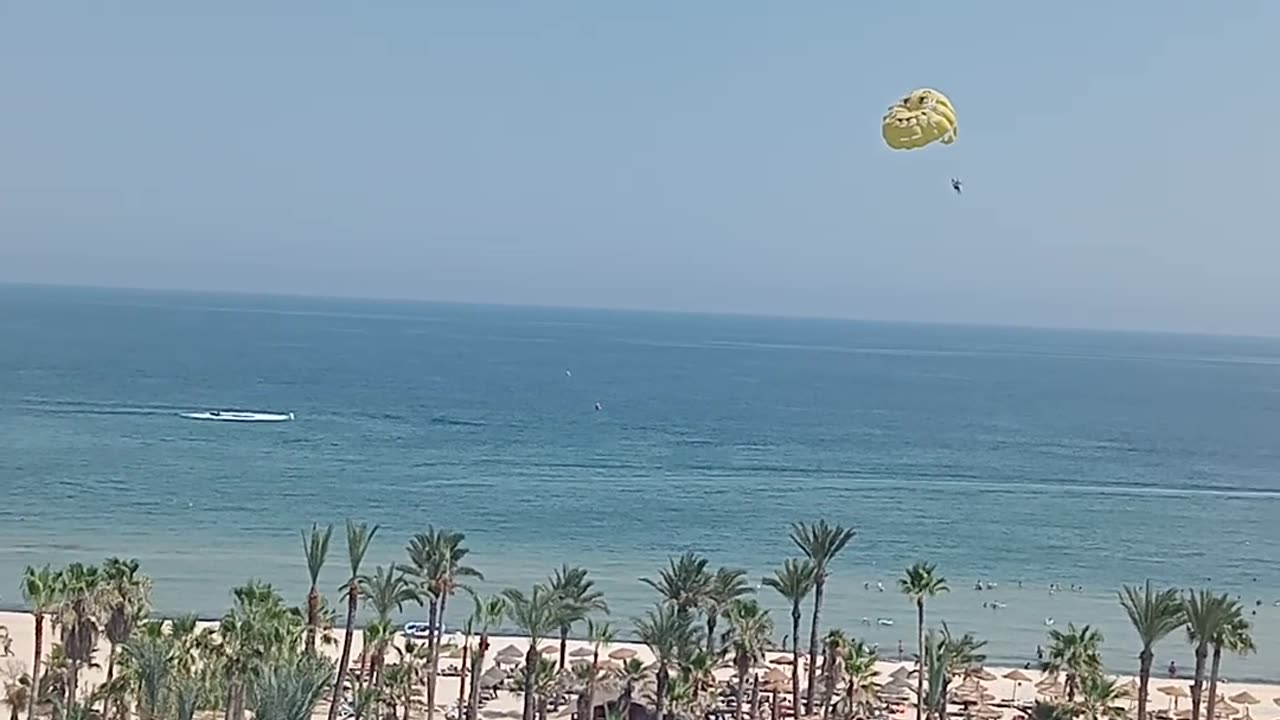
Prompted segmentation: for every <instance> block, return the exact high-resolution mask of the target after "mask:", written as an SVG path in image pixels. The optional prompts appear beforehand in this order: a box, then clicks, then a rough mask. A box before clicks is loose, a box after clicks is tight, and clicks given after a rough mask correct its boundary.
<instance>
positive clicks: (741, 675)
mask: <svg viewBox="0 0 1280 720" xmlns="http://www.w3.org/2000/svg"><path fill="white" fill-rule="evenodd" d="M735 692H736V694H737V700H738V708H737V711H736V714H735V715H734V717H736V718H737V719H738V720H742V711H743V709H744V708H745V707H746V700H747V674H746V673H745V672H743V668H742V667H741V666H739V667H738V687H737V689H736V691H735Z"/></svg>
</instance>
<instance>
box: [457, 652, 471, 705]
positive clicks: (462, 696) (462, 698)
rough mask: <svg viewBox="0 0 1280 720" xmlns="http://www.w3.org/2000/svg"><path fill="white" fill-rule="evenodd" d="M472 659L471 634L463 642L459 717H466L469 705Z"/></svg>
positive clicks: (459, 682)
mask: <svg viewBox="0 0 1280 720" xmlns="http://www.w3.org/2000/svg"><path fill="white" fill-rule="evenodd" d="M470 659H471V636H470V635H468V636H467V639H466V640H465V641H464V642H463V644H462V672H461V673H459V675H458V717H460V718H461V717H465V715H464V713H466V707H467V688H468V686H467V676H468V673H467V671H468V669H469V666H468V665H467V661H468V660H470Z"/></svg>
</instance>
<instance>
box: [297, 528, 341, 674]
mask: <svg viewBox="0 0 1280 720" xmlns="http://www.w3.org/2000/svg"><path fill="white" fill-rule="evenodd" d="M332 536H333V525H325V526H324V529H323V530H321V529H320V526H319V525H317V524H315V523H312V525H311V532H310V533H307V532H305V531H304V532H303V533H302V552H303V554H305V555H306V556H307V574H308V576H309V577H310V578H311V589H310V590H308V591H307V652H309V653H311V654H312V655H314V654H315V652H316V633H317V632H319V629H320V601H321V597H320V571H321V570H323V569H324V562H325V560H326V559H328V557H329V538H331V537H332Z"/></svg>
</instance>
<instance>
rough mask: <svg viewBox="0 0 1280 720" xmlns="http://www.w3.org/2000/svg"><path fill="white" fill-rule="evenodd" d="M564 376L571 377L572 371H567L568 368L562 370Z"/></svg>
mask: <svg viewBox="0 0 1280 720" xmlns="http://www.w3.org/2000/svg"><path fill="white" fill-rule="evenodd" d="M564 376H565V377H573V373H571V372H569V371H568V370H565V371H564Z"/></svg>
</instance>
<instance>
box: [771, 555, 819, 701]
mask: <svg viewBox="0 0 1280 720" xmlns="http://www.w3.org/2000/svg"><path fill="white" fill-rule="evenodd" d="M814 579H815V572H814V566H813V562H812V561H810V560H808V559H805V560H794V559H791V560H787V561H786V562H784V563H783V564H782V567H781V568H780V569H778V570H776V571H774V574H773V576H771V577H765V578H764V579H763V580H762V582H763V583H764V584H765V585H766V586H768V587H771V588H773V589H774V590H776V591H777V592H778V594H779V595H781V596H782V597H784V598H786V600H787V603H788V604H790V606H791V697H792V698H794V699H795V702H797V703H799V702H800V619H801V612H800V606H801V605H802V604H803V603H804V600H805V598H807V597H809V593H810V592H812V591H813V585H814Z"/></svg>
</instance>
